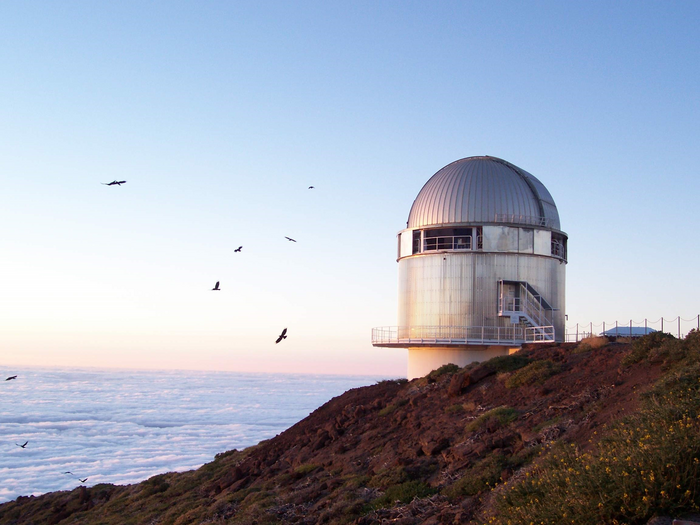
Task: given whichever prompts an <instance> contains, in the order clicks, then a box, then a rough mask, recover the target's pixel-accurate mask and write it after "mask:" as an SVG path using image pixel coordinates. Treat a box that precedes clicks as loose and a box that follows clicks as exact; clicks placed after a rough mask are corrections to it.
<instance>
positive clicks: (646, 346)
mask: <svg viewBox="0 0 700 525" xmlns="http://www.w3.org/2000/svg"><path fill="white" fill-rule="evenodd" d="M688 335H690V334H688ZM672 339H675V337H673V336H672V335H671V334H667V333H666V332H652V333H651V334H647V335H645V336H643V337H640V338H639V339H637V340H635V341H634V343H632V350H630V353H629V354H627V355H626V356H625V357H623V358H622V361H621V364H622V365H623V366H629V365H633V364H635V363H639V362H640V361H642V360H644V359H646V358H647V357H648V356H649V352H650V351H651V350H652V349H654V348H658V347H660V346H661V345H662V344H663V343H664V342H666V341H669V340H672Z"/></svg>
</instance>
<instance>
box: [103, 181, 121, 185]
mask: <svg viewBox="0 0 700 525" xmlns="http://www.w3.org/2000/svg"><path fill="white" fill-rule="evenodd" d="M125 183H126V181H125V180H113V181H112V182H103V183H102V184H104V185H105V186H114V185H117V186H121V185H122V184H125Z"/></svg>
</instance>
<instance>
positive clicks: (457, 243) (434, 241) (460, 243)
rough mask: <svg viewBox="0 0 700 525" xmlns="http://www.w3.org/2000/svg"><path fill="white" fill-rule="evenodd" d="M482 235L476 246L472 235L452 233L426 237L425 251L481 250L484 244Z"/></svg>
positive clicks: (424, 240)
mask: <svg viewBox="0 0 700 525" xmlns="http://www.w3.org/2000/svg"><path fill="white" fill-rule="evenodd" d="M482 243H483V240H482V236H481V235H479V236H477V238H476V246H475V245H474V244H473V237H472V236H471V235H452V236H442V237H424V238H423V251H424V252H429V251H434V250H473V249H477V250H481V249H482V246H483V244H482Z"/></svg>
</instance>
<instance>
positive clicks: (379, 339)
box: [372, 326, 554, 346]
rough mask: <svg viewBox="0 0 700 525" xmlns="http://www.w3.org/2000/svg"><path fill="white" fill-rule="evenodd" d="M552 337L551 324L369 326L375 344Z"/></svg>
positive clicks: (519, 340)
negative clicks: (506, 325) (507, 325)
mask: <svg viewBox="0 0 700 525" xmlns="http://www.w3.org/2000/svg"><path fill="white" fill-rule="evenodd" d="M545 341H554V327H553V326H535V327H530V328H527V329H526V328H523V327H521V326H512V327H510V326H509V327H502V326H381V327H378V328H373V329H372V344H373V345H375V346H401V345H404V346H407V345H416V346H419V345H429V344H443V345H465V344H488V345H499V344H501V345H510V344H522V343H533V342H534V343H536V342H545Z"/></svg>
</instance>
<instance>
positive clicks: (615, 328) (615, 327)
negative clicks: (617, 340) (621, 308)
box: [615, 321, 617, 337]
mask: <svg viewBox="0 0 700 525" xmlns="http://www.w3.org/2000/svg"><path fill="white" fill-rule="evenodd" d="M615 337H617V321H615Z"/></svg>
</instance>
